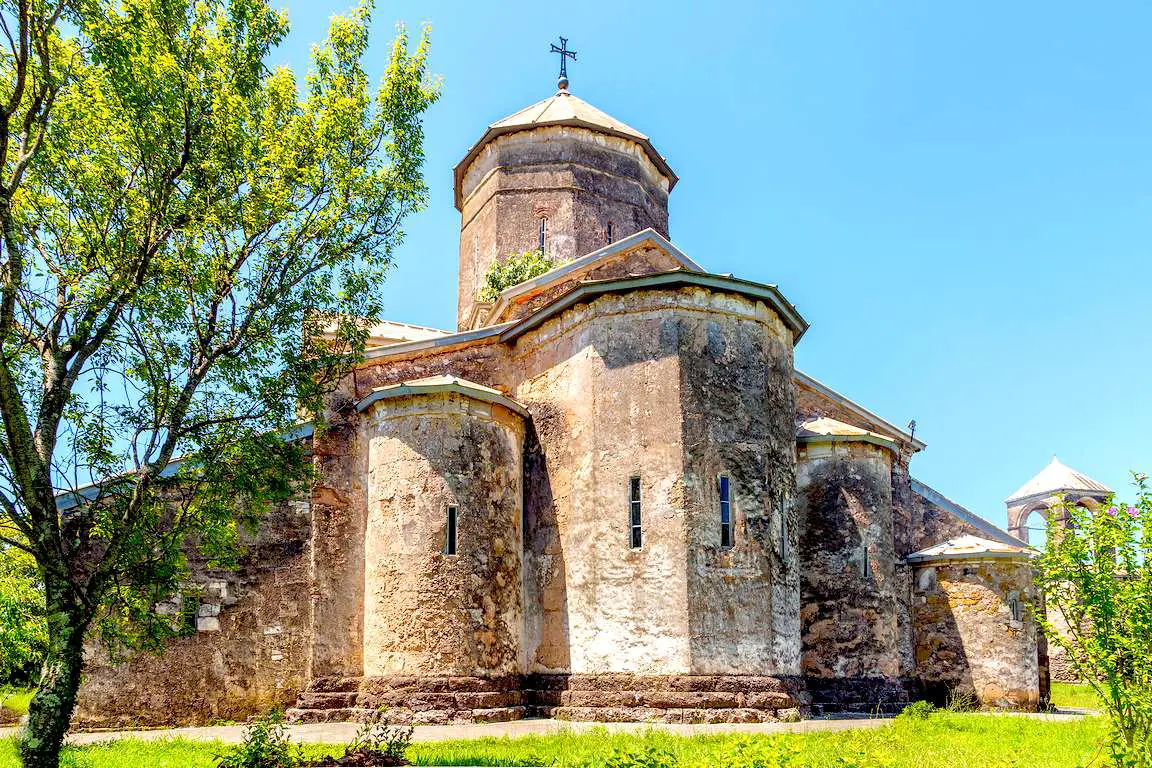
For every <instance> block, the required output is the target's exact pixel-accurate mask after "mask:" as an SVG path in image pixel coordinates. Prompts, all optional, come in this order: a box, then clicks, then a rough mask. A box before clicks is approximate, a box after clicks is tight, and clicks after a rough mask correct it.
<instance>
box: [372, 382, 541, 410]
mask: <svg viewBox="0 0 1152 768" xmlns="http://www.w3.org/2000/svg"><path fill="white" fill-rule="evenodd" d="M446 392H451V393H455V394H458V395H463V396H464V397H470V398H472V399H473V400H480V401H483V402H486V403H496V404H497V405H502V406H504V407H505V408H507V409H508V410H510V411H512V412H513V413H516V414H518V415H520V416H523V417H524V418H528V409H526V408H525V407H524V406H523V405H521V404H520V403H518V402H516V401H515V400H513V399H512V398H510V397H508V396H507V395H505V394H504V393H503V392H501V391H500V390H498V389H493V388H492V387H486V386H484V385H483V384H477V383H476V382H474V381H468V380H467V379H461V378H459V377H458V376H427V377H425V378H422V379H412V380H411V381H402V382H400V383H398V384H389V385H387V386H384V387H376V388H375V389H373V390H372V391H371V392H370V393H369V394H368V396H367V397H365V398H364V399H362V400H361V401H360V402H358V403H356V410H357V411H361V412H363V411H365V410H367V409H368V408H370V407H371V406H372V405H374V404H375V403H378V402H380V401H381V400H387V399H389V398H393V397H412V396H418V395H435V394H442V393H446Z"/></svg>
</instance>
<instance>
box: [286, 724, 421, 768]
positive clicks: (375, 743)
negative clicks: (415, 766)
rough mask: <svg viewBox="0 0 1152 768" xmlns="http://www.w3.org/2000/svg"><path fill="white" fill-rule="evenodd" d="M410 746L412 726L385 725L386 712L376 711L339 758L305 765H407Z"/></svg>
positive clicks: (330, 758) (329, 758) (324, 759)
mask: <svg viewBox="0 0 1152 768" xmlns="http://www.w3.org/2000/svg"><path fill="white" fill-rule="evenodd" d="M411 744H412V727H411V726H408V727H393V726H391V725H389V724H388V719H387V717H386V711H385V710H377V711H376V712H375V713H374V714H373V715H372V716H371V717H370V718H369V719H368V721H367V722H365V723H364V724H363V725H362V726H360V729H359V730H358V731H357V732H356V738H354V739H353V740H352V742H351V743H350V744H348V746H346V747H345V748H344V754H343V756H341V757H328V758H323V759H321V760H317V761H315V762H312V763H308V765H317V766H340V765H356V766H395V765H408V764H409V763H408V761H407V759H406V755H407V753H408V747H409V745H411Z"/></svg>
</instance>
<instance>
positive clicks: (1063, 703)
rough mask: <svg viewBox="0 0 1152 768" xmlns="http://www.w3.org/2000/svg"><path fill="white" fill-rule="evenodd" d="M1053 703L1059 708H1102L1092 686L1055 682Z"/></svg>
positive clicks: (1053, 684) (1053, 685)
mask: <svg viewBox="0 0 1152 768" xmlns="http://www.w3.org/2000/svg"><path fill="white" fill-rule="evenodd" d="M1052 703H1053V704H1054V705H1056V706H1057V707H1087V708H1090V709H1091V708H1099V707H1100V699H1099V698H1097V696H1096V691H1094V690H1092V686H1090V685H1075V684H1073V683H1057V682H1055V681H1053V683H1052Z"/></svg>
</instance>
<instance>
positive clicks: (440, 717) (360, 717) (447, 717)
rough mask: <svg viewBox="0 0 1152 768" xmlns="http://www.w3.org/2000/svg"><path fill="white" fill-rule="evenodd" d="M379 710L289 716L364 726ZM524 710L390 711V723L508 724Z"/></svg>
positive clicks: (339, 709) (294, 712) (291, 712)
mask: <svg viewBox="0 0 1152 768" xmlns="http://www.w3.org/2000/svg"><path fill="white" fill-rule="evenodd" d="M377 711H378V710H375V709H367V708H364V707H336V708H332V709H303V708H300V707H294V708H292V709H289V710H288V711H287V713H286V716H287V718H288V721H289V722H292V723H363V722H367V721H368V720H369V719H371V718H372V717H373V716H375V715H376V713H377ZM524 716H525V708H524V707H491V708H486V709H468V710H444V709H430V710H423V711H415V710H411V709H405V708H394V709H389V710H388V711H387V713H386V719H387V720H388V722H389V723H390V724H392V725H448V724H450V723H506V722H509V721H511V720H522V719H523V718H524Z"/></svg>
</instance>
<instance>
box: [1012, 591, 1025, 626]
mask: <svg viewBox="0 0 1152 768" xmlns="http://www.w3.org/2000/svg"><path fill="white" fill-rule="evenodd" d="M1008 612H1009V613H1010V614H1011V615H1012V621H1023V620H1024V609H1023V607H1022V606H1021V605H1020V596H1019V595H1016V594H1012V595H1009V596H1008Z"/></svg>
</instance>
